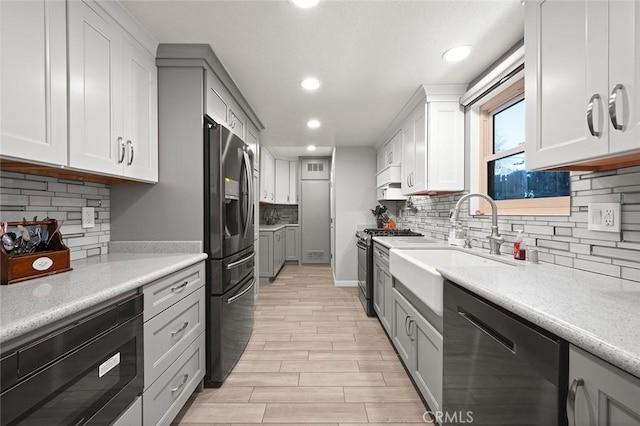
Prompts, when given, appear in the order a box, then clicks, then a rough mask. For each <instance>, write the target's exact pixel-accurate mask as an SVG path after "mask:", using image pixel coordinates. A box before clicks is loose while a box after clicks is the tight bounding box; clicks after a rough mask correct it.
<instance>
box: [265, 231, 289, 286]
mask: <svg viewBox="0 0 640 426" xmlns="http://www.w3.org/2000/svg"><path fill="white" fill-rule="evenodd" d="M286 229H288V227H282V228H280V229H278V230H277V231H271V230H268V231H260V238H259V244H260V249H259V250H260V278H273V277H275V276H276V275H278V272H280V269H281V268H282V266H283V265H284V262H285V260H286V259H285V256H286V255H287V252H286V250H287V248H286V238H287V234H286Z"/></svg>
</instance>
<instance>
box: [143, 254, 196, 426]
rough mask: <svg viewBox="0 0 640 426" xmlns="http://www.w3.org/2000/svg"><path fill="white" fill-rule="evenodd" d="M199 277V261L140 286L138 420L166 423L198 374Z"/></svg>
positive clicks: (155, 423)
mask: <svg viewBox="0 0 640 426" xmlns="http://www.w3.org/2000/svg"><path fill="white" fill-rule="evenodd" d="M203 277H204V262H201V263H199V264H197V265H193V266H190V267H188V268H185V269H183V270H182V271H178V272H176V273H175V274H172V275H170V276H168V277H166V278H163V279H160V280H158V281H155V282H153V283H150V284H148V285H146V286H144V287H143V293H144V299H145V315H144V321H145V322H144V392H143V394H142V405H143V410H142V420H143V424H144V425H169V424H170V423H171V422H172V421H173V419H174V418H175V416H176V415H177V414H178V412H179V411H180V409H181V408H182V406H183V405H184V404H185V402H186V401H187V399H188V398H189V396H190V395H191V394H192V393H193V391H194V390H195V389H196V387H198V385H199V384H200V383H201V382H202V379H203V378H204V374H205V334H204V330H205V300H206V294H205V287H204V282H205V281H204V279H203ZM147 311H149V314H147Z"/></svg>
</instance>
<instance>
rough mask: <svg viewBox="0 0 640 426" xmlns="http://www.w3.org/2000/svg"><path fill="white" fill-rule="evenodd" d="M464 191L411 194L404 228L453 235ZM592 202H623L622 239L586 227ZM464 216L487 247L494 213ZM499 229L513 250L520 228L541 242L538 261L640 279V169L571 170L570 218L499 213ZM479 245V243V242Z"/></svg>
mask: <svg viewBox="0 0 640 426" xmlns="http://www.w3.org/2000/svg"><path fill="white" fill-rule="evenodd" d="M460 195H461V194H456V195H445V196H438V197H413V202H414V204H415V205H416V206H417V207H418V211H417V212H412V211H409V210H407V209H406V203H405V202H399V203H398V207H399V220H400V225H401V226H402V227H410V228H411V229H413V230H417V231H421V232H423V233H424V234H425V235H427V236H429V237H432V238H435V239H438V240H445V239H446V238H447V236H448V233H449V210H450V209H452V208H453V207H454V205H455V202H456V201H457V200H458V198H460ZM591 202H599V203H600V202H605V203H606V202H621V203H622V233H621V236H622V240H621V241H620V235H619V234H617V233H613V234H612V233H605V232H593V231H589V230H587V205H588V203H591ZM467 211H468V209H466V208H464V209H463V210H462V215H461V218H462V220H463V224H464V226H465V227H469V228H470V232H469V235H470V236H471V237H473V238H477V239H478V240H479V241H480V242H481V244H482V246H483V247H484V248H486V249H488V248H489V246H488V243H487V241H486V239H485V236H486V235H488V234H489V232H490V231H489V230H490V225H491V224H490V217H475V218H472V219H469V218H468V214H467V213H466V212H467ZM499 228H500V233H501V234H503V235H505V238H506V240H507V243H506V244H504V245H503V251H505V250H506V251H510V250H511V244H512V243H513V240H514V238H515V235H516V233H517V231H518V230H523V231H524V232H523V234H524V236H525V237H526V242H527V243H529V247H532V246H533V245H535V246H537V249H538V250H539V251H540V261H542V262H548V263H553V264H557V265H562V266H568V267H571V268H575V269H581V270H585V271H590V272H596V273H599V274H603V275H609V276H612V277H620V278H625V279H629V280H633V281H640V167H630V168H626V169H618V170H612V171H606V172H580V173H573V174H572V177H571V216H500V220H499ZM475 244H478V243H475Z"/></svg>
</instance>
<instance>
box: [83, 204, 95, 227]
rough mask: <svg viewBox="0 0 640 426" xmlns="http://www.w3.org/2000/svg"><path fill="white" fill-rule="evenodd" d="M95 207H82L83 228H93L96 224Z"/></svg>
mask: <svg viewBox="0 0 640 426" xmlns="http://www.w3.org/2000/svg"><path fill="white" fill-rule="evenodd" d="M95 214H96V209H95V208H93V207H83V208H82V227H83V228H93V227H94V226H96V218H95Z"/></svg>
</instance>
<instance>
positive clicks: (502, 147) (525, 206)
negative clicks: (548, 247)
mask: <svg viewBox="0 0 640 426" xmlns="http://www.w3.org/2000/svg"><path fill="white" fill-rule="evenodd" d="M524 108H525V102H524V79H520V80H519V81H517V82H516V83H514V84H513V85H512V86H510V87H509V88H507V89H506V90H504V91H503V92H502V93H500V94H498V95H496V96H495V97H493V98H491V99H490V100H489V101H487V102H485V103H484V104H483V105H481V106H480V109H479V113H480V127H481V128H480V145H481V147H480V150H479V154H480V167H479V171H480V189H481V192H486V193H487V194H489V196H491V197H492V198H493V199H494V200H496V204H497V205H498V212H499V214H501V215H534V214H557V215H559V214H566V215H568V214H570V208H569V206H570V195H571V179H570V175H569V172H553V171H551V172H535V171H529V170H526V169H525V146H524V139H525V112H524ZM479 210H480V211H481V212H483V213H485V212H488V211H489V210H490V208H489V206H488V205H487V204H486V203H480V205H479Z"/></svg>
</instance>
